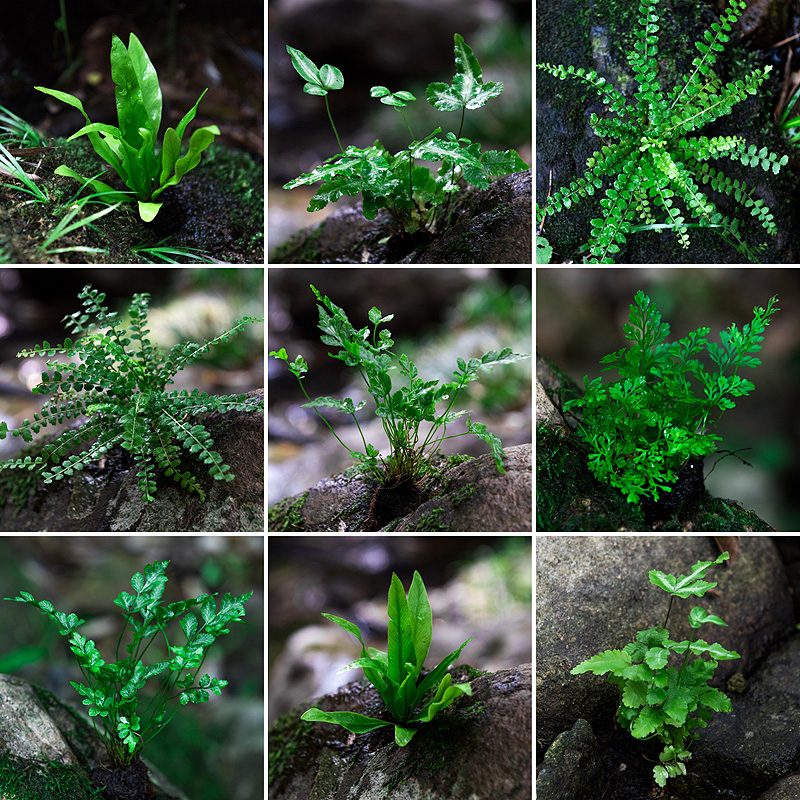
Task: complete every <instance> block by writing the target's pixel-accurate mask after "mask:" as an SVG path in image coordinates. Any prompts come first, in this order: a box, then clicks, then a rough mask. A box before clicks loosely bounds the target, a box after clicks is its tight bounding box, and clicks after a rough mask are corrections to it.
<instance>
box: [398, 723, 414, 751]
mask: <svg viewBox="0 0 800 800" xmlns="http://www.w3.org/2000/svg"><path fill="white" fill-rule="evenodd" d="M416 732H417V731H416V729H415V728H404V727H403V726H402V725H395V726H394V742H395V744H396V745H397V746H398V747H405V746H406V745H407V744H408V743H409V742H410V741H411V737H412V736H413V735H414V734H415V733H416Z"/></svg>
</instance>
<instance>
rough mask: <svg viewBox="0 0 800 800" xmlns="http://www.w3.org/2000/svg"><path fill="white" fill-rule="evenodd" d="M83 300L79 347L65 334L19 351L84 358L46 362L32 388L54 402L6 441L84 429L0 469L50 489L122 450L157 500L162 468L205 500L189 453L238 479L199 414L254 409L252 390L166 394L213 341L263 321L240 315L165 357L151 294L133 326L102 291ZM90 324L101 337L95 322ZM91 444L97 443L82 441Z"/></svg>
mask: <svg viewBox="0 0 800 800" xmlns="http://www.w3.org/2000/svg"><path fill="white" fill-rule="evenodd" d="M78 297H79V298H80V299H81V300H83V306H84V308H83V310H82V311H77V312H75V313H74V314H71V315H70V316H68V317H65V318H64V321H65V322H66V327H67V330H68V331H69V332H70V333H72V334H82V336H81V338H79V339H77V340H76V341H74V342H73V341H72V339H70V338H69V337H67V338H66V339H65V340H64V343H63V344H61V345H55V346H51V345H50V343H49V342H46V341H45V342H43V344H42V345H35V346H34V347H33V348H32V349H29V350H22V351H21V352H19V353H18V354H17V355H18V356H20V357H28V358H35V357H42V356H44V357H53V356H55V355H66V356H70V357H75V358H77V359H78V360H77V361H73V362H67V363H62V362H59V361H48V362H47V366H48V367H49V368H50V369H51V370H52V371H51V372H49V373H48V372H43V373H42V380H41V383H40V384H39V385H38V386H36V387H35V388H34V389H33V392H34V394H42V395H52V399H50V400H48V401H47V402H46V403H45V404H44V406H43V407H42V410H41V411H40V412H39V413H36V414H34V415H33V420H27V419H26V420H25V421H24V422H23V423H22V425H21V426H20V427H19V428H16V429H9V427H8V424H7V423H6V422H0V439H5V437H6V436H7V435H8V434H11V435H12V436H15V437H20V438H22V439H23V440H24V441H26V442H32V441H33V436H34V434H38V433H39V432H40V431H41V430H42V429H43V428H45V427H47V426H49V425H50V426H54V425H60V424H61V423H63V422H65V421H67V420H70V419H78V418H81V419H82V420H84V421H83V423H82V424H81V425H80V427H78V428H77V429H76V430H67V431H65V432H63V433H61V434H60V435H59V436H58V437H57V438H56V439H55V440H54V441H53V442H51V443H49V444H46V445H45V446H44V447H43V448H42V450H41V455H39V456H36V457H31V456H25V457H24V458H18V459H12V460H9V461H6V462H3V463H0V469H4V468H12V469H13V468H18V469H28V470H37V471H38V472H39V473H40V474H41V476H42V478H43V480H44V482H45V483H52V482H53V481H55V480H61V479H63V478H66V477H69V476H71V475H73V474H74V473H75V472H77V471H80V470H82V469H84V468H85V467H86V466H87V465H88V464H90V463H91V462H92V461H95V460H97V459H98V458H100V457H101V456H102V455H103V454H104V453H106V452H108V451H109V450H110V449H111V448H112V447H114V446H116V445H119V446H120V447H121V448H123V449H124V450H127V451H128V452H129V453H130V454H131V456H132V458H133V461H134V464H135V466H136V469H137V473H136V474H137V478H138V486H139V489H140V490H141V492H142V499H143V500H144V501H146V502H150V501H152V500H153V499H154V497H155V493H156V473H157V471H158V470H160V471H161V472H163V474H164V475H165V476H168V477H171V478H172V479H173V480H174V481H176V482H177V483H179V484H180V485H181V487H182V488H184V489H188V490H189V491H195V492H197V494H198V495H199V497H200V499H201V500H205V493H204V492H203V490H202V488H201V486H200V483H199V481H198V480H197V478H196V477H195V476H194V475H192V474H191V472H189V471H188V470H184V469H183V467H182V465H181V460H180V454H181V450H182V449H183V450H186V451H188V452H189V453H192V454H194V455H195V456H196V457H197V458H198V459H200V461H202V462H203V463H204V464H205V465H207V467H208V471H209V474H210V475H211V477H213V478H214V479H215V480H221V481H232V480H233V479H234V475H233V474H232V473H231V472H230V467H229V466H228V465H227V464H225V463H223V460H222V456H220V454H219V453H217V452H216V451H215V450H214V449H213V445H214V440H213V438H212V437H211V434H209V432H208V431H207V430H206V429H205V427H204V426H203V425H202V424H201V423H199V422H197V421H196V420H193V419H192V417H193V416H194V415H197V414H200V413H203V412H208V411H217V412H220V413H225V412H227V411H253V410H256V408H257V407H258V406H259V405H260V404H259V403H253V402H252V401H250V400H249V399H248V398H247V396H246V395H244V394H241V395H217V396H210V395H208V394H207V393H206V392H200V391H199V390H197V389H193V390H192V391H191V392H188V391H187V390H186V389H181V390H173V391H167V389H166V387H167V386H168V385H169V384H171V383H172V382H173V380H172V378H173V376H174V375H175V374H176V373H178V372H179V371H181V370H182V369H184V368H185V367H186V366H188V365H189V364H191V363H192V362H194V361H196V360H197V359H199V358H200V357H201V356H203V355H204V354H205V353H207V352H209V350H210V349H211V347H212V346H213V345H215V344H218V343H222V342H227V341H228V339H229V338H230V337H231V336H235V335H236V334H237V333H239V332H240V331H241V330H242V329H243V328H244V327H245V326H246V325H248V324H250V323H253V322H257V321H259V320H257V319H256V318H253V317H242V318H241V319H238V320H236V322H235V323H234V325H233V327H231V328H230V329H229V330H227V331H225V332H224V333H222V334H220V335H219V336H217V337H215V338H214V339H212V340H206V341H205V342H204V343H203V344H197V343H193V342H183V343H180V344H176V345H175V346H174V347H172V349H171V350H170V351H169V352H164V351H163V350H161V349H160V348H158V347H156V346H154V345H153V344H152V343H151V341H150V339H149V338H148V334H149V333H150V331H149V330H148V329H147V314H148V306H149V301H150V296H149V295H148V294H144V293H142V294H136V295H134V296H133V300H132V302H131V305H130V308H129V309H128V315H129V317H130V323H129V327H127V328H126V327H125V326H124V324H123V321H122V319H121V318H120V316H119V314H118V313H117V312H109V310H108V308H107V307H106V306H104V305H103V301H104V300H105V295H104V294H102V293H101V292H99V291H98V290H97V289H92V288H91V286H86V287H84V289H83V290H81V292H80V293H79V295H78ZM92 318H94V319H95V321H96V324H97V325H99V326H100V332H98V331H97V330H96V328H95V327H94V325H93V324H92V323H90V320H91V319H92ZM132 345H133V346H132ZM91 439H93V440H94V441H93V442H92V443H91V444H89V445H88V446H84V445H83V443H84V442H87V441H89V440H91ZM78 447H81V448H83V449H82V452H78V453H70V454H69V455H68V452H69V451H71V450H73V449H75V448H78Z"/></svg>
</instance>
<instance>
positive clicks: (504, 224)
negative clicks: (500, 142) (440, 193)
mask: <svg viewBox="0 0 800 800" xmlns="http://www.w3.org/2000/svg"><path fill="white" fill-rule="evenodd" d="M453 212H454V213H452V215H451V219H457V220H458V221H457V222H455V224H453V225H451V227H449V228H447V229H446V230H445V231H444V232H443V233H442V234H440V235H439V236H436V237H434V238H432V237H431V236H430V235H427V234H422V233H416V234H412V235H410V236H409V235H406V234H404V233H402V232H401V231H399V230H398V228H397V223H396V222H395V221H394V219H393V218H392V216H391V215H390V214H389V212H388V211H386V210H385V209H382V210H381V211H380V212H379V213H378V215H377V216H376V217H375V219H374V220H368V219H365V218H364V216H363V215H362V213H361V202H360V201H359V202H358V203H356V204H355V206H350V207H345V208H341V209H339V210H337V211H334V212H333V214H331V215H330V216H329V217H327V218H326V219H325V220H324V221H323V222H321V223H319V225H315V226H311V227H309V228H306V229H305V230H303V231H300V232H299V233H298V234H296V235H295V236H293V237H292V238H291V239H289V240H288V242H286V243H284V244H282V245H280V246H279V247H278V248H276V249H275V251H274V252H273V253H272V255H271V256H270V263H271V264H531V263H533V229H532V212H531V171H530V170H527V171H525V172H515V173H513V174H512V175H506V176H504V177H502V178H498V179H497V180H495V181H494V182H493V183H492V184H491V185H490V186H489V188H488V189H484V190H479V189H474V188H473V187H469V188H468V189H466V190H465V191H463V192H461V193H460V194H459V193H457V195H456V199H455V200H454V209H453Z"/></svg>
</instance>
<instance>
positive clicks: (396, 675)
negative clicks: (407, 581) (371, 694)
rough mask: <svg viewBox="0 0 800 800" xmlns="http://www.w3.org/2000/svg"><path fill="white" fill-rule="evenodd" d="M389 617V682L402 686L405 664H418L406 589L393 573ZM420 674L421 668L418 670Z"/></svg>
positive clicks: (404, 676)
mask: <svg viewBox="0 0 800 800" xmlns="http://www.w3.org/2000/svg"><path fill="white" fill-rule="evenodd" d="M386 611H387V614H388V616H389V643H388V647H387V655H388V657H389V680H391V681H392V683H394V684H395V685H396V686H400V685H401V684H402V683H403V681H404V680H405V678H406V671H405V664H407V663H410V664H412V665H414V666H417V664H416V655H415V651H414V639H413V635H412V631H411V617H410V614H409V610H408V602H407V600H406V593H405V589H404V588H403V584H402V583H401V582H400V578H398V577H397V575H396V574H394V573H392V583H391V585H390V587H389V600H388V604H387V609H386ZM417 674H419V668H418V669H417Z"/></svg>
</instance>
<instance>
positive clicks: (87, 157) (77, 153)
mask: <svg viewBox="0 0 800 800" xmlns="http://www.w3.org/2000/svg"><path fill="white" fill-rule="evenodd" d="M53 145H54V147H53V149H52V150H49V151H48V152H47V154H46V155H45V157H44V158H43V159H42V161H41V164H39V165H38V167H37V166H36V163H33V164H29V167H28V172H32V171H33V170H34V168H36V171H37V173H38V175H39V176H40V177H41V180H40V181H38V184H39V185H40V186H41V187H42V188H43V189H45V190H46V191H47V192H48V194H49V197H50V200H49V202H46V203H26V202H25V201H26V200H27V199H29V196H28V195H24V194H23V193H21V192H18V191H15V190H14V189H11V188H8V187H6V188H2V187H0V263H9V264H10V263H15V264H16V263H18V264H70V263H76V264H90V263H91V264H111V263H114V264H142V263H160V262H159V261H158V259H157V257H155V256H149V255H148V254H147V253H144V252H137V250H134V248H141V247H153V246H155V245H157V244H159V243H161V242H164V243H165V244H164V246H167V247H180V248H184V249H187V250H189V251H191V252H193V253H194V254H195V255H199V256H201V260H202V261H205V262H206V263H231V264H258V263H263V261H264V163H263V159H262V158H260V157H255V156H252V155H250V154H248V153H246V152H243V151H238V150H235V149H233V148H227V147H225V146H223V145H219V144H212V145H211V146H210V147H209V148H208V150H206V151H205V152H204V153H203V158H202V160H201V162H200V165H199V166H198V167H197V168H196V169H194V170H192V171H191V172H189V173H187V174H186V175H185V176H184V177H183V179H182V180H181V182H180V183H179V184H177V185H176V186H171V187H170V188H168V189H167V190H166V191H165V192H164V194H163V199H164V205H163V207H162V208H161V210H160V211H159V213H158V215H157V216H156V218H155V219H154V220H153V221H152V222H149V223H145V222H143V221H142V220H141V219H140V217H139V213H138V211H137V206H136V204H135V203H124V204H123V205H121V206H120V207H119V208H117V209H116V210H115V211H112V212H111V213H109V214H106V215H105V216H103V217H100V218H99V219H97V220H96V221H95V222H93V223H92V227H91V228H90V227H88V226H83V227H80V228H77V229H76V230H74V231H71V232H69V233H67V234H66V235H64V236H62V237H60V238H59V239H57V240H56V241H55V242H54V243H53V244H52V245H51V246H49V247H48V248H47V249H46V251H45V250H43V249H42V247H43V246H44V242H45V240H46V238H47V236H48V235H49V234H50V233H51V232H52V230H53V228H55V226H56V225H57V224H58V222H59V221H60V219H61V218H62V217H63V215H64V214H65V213H67V211H68V210H69V206H70V204H71V202H72V199H73V198H74V197H75V196H76V195H77V194H78V191H79V189H80V185H79V184H78V183H77V181H74V180H73V179H71V178H66V177H60V176H58V175H54V174H53V172H54V170H55V169H56V168H57V167H58V166H59V165H61V164H67V165H68V166H69V167H71V168H72V169H74V170H75V172H77V173H78V174H80V175H87V176H89V175H95V174H97V172H98V171H99V170H100V169H102V166H103V165H102V162H101V160H100V159H99V158H98V157H97V156H96V155H95V153H94V150H93V149H92V147H91V145H90V144H89V143H88V141H86V140H85V139H78V140H75V141H72V142H67V141H66V139H56V140H55V141H54V142H53ZM101 180H105V181H106V182H107V183H109V184H110V185H111V186H112V187H114V188H118V189H123V190H124V189H125V188H126V187H125V186H124V184H123V183H122V181H121V180H120V179H119V178H118V176H117V175H116V173H114V172H113V171H111V172H109V173H107V174H105V175H103V176H101ZM83 194H86V193H85V192H84V193H83ZM102 208H104V206H101V205H98V204H89V205H87V206H86V207H85V208H84V209H83V211H81V212H80V213H79V214H78V216H77V217H76V221H77V220H80V219H82V218H85V217H87V216H89V215H90V214H93V213H96V212H97V211H100V210H101V209H102ZM75 247H84V248H86V247H89V248H96V249H98V250H101V251H102V252H85V251H75V250H73V251H70V252H64V253H56V252H55V251H56V250H60V249H66V248H75ZM172 257H173V258H175V260H176V261H177V263H193V261H194V260H195V259H193V258H191V257H183V256H177V257H176V256H172Z"/></svg>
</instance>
